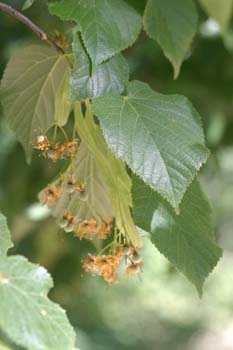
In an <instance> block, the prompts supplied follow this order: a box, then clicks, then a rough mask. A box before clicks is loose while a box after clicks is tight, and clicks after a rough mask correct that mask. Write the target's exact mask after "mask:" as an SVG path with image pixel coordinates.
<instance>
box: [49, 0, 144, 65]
mask: <svg viewBox="0 0 233 350" xmlns="http://www.w3.org/2000/svg"><path fill="white" fill-rule="evenodd" d="M49 10H50V12H51V13H52V14H54V15H57V16H59V17H60V18H61V19H63V20H74V21H76V22H77V24H78V25H79V27H80V31H81V34H82V39H83V41H84V45H85V47H86V49H87V52H88V54H89V55H90V57H91V60H92V62H93V65H94V66H95V67H96V66H97V65H98V64H100V63H102V62H103V61H105V60H107V59H108V58H110V57H112V56H114V55H115V54H116V53H118V52H120V51H121V50H124V49H125V48H127V47H128V46H130V45H132V44H133V43H134V41H135V40H136V39H137V36H138V35H139V32H140V29H141V18H140V16H139V15H138V14H137V12H136V11H135V10H134V9H133V8H132V7H131V6H129V5H128V4H127V3H125V2H124V1H122V0H85V1H84V0H61V1H53V2H50V3H49Z"/></svg>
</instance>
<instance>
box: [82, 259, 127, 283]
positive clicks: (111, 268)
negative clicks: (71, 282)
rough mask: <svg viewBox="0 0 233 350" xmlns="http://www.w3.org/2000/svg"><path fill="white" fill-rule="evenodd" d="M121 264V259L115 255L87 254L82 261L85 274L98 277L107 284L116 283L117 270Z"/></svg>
mask: <svg viewBox="0 0 233 350" xmlns="http://www.w3.org/2000/svg"><path fill="white" fill-rule="evenodd" d="M120 264H121V257H119V256H117V255H101V256H95V255H91V254H89V255H88V256H87V258H85V260H84V261H83V269H84V271H85V272H91V273H92V274H93V275H100V276H102V277H103V279H104V280H105V281H106V282H108V283H109V284H114V283H118V270H119V267H120Z"/></svg>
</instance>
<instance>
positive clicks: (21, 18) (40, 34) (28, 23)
mask: <svg viewBox="0 0 233 350" xmlns="http://www.w3.org/2000/svg"><path fill="white" fill-rule="evenodd" d="M0 10H2V11H4V12H6V13H8V14H9V15H11V16H12V17H14V18H16V19H17V20H18V21H20V22H22V23H24V24H25V25H26V26H28V27H29V28H30V29H31V30H32V31H33V32H34V33H36V35H37V36H38V37H39V38H40V39H41V40H43V41H46V42H47V43H48V44H49V45H50V46H51V47H52V48H53V49H55V50H57V51H58V52H59V53H62V54H63V53H64V51H63V50H62V48H61V47H59V46H58V45H57V44H56V43H55V42H54V41H53V40H51V39H50V38H49V36H48V35H47V34H46V33H45V32H44V31H43V30H42V29H41V28H39V27H37V26H36V25H35V24H34V23H33V22H32V21H31V20H30V19H29V18H27V17H26V16H24V15H23V14H22V13H21V12H19V11H17V10H15V9H14V8H13V7H11V6H9V5H6V4H3V3H2V2H0Z"/></svg>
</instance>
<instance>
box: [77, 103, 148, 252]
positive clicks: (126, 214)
mask: <svg viewBox="0 0 233 350" xmlns="http://www.w3.org/2000/svg"><path fill="white" fill-rule="evenodd" d="M75 115H76V119H77V125H78V132H79V136H80V137H81V139H82V141H83V142H84V143H85V145H86V146H87V148H88V149H89V151H90V153H91V154H92V156H93V157H94V159H95V162H96V165H97V167H98V170H99V172H100V174H101V175H102V177H103V179H104V181H105V183H106V186H107V187H108V189H109V195H110V199H111V203H112V208H113V213H114V217H115V222H116V225H117V227H118V228H119V230H121V232H122V233H123V234H124V235H126V236H127V237H128V238H129V239H130V240H131V242H132V244H134V245H135V246H137V247H140V246H141V244H142V242H141V238H140V236H139V233H138V231H137V229H136V227H135V225H134V222H133V220H132V216H131V210H130V208H132V198H131V179H130V177H129V176H128V174H127V171H126V169H125V165H124V163H123V162H122V161H121V160H119V159H116V158H115V156H114V155H113V154H112V152H111V151H110V150H109V148H108V146H107V144H106V142H105V140H104V137H103V135H102V132H101V130H100V128H99V127H98V126H97V125H95V123H94V122H93V117H92V112H91V109H90V107H88V109H87V113H86V118H85V119H84V118H83V116H82V113H81V108H80V104H79V103H76V105H75Z"/></svg>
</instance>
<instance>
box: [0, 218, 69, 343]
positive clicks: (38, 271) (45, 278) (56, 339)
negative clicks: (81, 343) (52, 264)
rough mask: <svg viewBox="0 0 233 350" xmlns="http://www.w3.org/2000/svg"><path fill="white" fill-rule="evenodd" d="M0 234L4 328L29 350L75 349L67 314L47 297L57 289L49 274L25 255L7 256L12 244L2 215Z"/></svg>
mask: <svg viewBox="0 0 233 350" xmlns="http://www.w3.org/2000/svg"><path fill="white" fill-rule="evenodd" d="M0 233H1V236H0V237H1V238H0V309H1V313H0V328H1V329H2V330H3V331H4V332H5V333H6V334H7V335H8V336H9V337H10V338H11V339H12V340H13V341H14V342H15V343H17V344H19V345H21V346H24V347H26V348H27V349H40V350H48V349H57V350H63V349H67V350H74V342H75V334H74V331H73V329H72V327H71V325H70V324H69V321H68V319H67V317H66V314H65V311H64V310H63V309H62V308H60V306H58V305H57V304H55V303H53V302H51V301H50V300H49V299H48V297H47V294H48V292H49V290H50V289H51V288H52V287H53V282H52V279H51V277H50V275H49V274H48V272H47V271H46V270H45V269H44V268H43V267H41V266H38V265H34V264H31V263H30V262H29V261H28V260H27V259H26V258H24V257H22V256H9V257H8V256H7V251H8V250H9V249H10V248H11V247H12V242H11V239H10V233H9V230H8V227H7V223H6V219H5V218H4V216H3V215H2V214H1V213H0Z"/></svg>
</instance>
